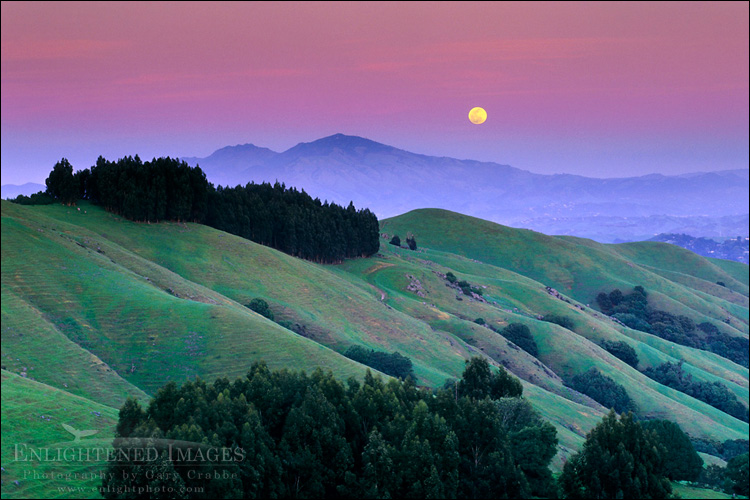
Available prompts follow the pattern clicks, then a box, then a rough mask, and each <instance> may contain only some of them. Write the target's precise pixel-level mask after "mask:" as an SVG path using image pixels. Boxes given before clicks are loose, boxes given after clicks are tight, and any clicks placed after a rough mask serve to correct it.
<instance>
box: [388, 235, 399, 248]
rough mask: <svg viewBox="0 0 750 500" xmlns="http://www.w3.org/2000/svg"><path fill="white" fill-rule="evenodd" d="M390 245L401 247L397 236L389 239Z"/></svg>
mask: <svg viewBox="0 0 750 500" xmlns="http://www.w3.org/2000/svg"><path fill="white" fill-rule="evenodd" d="M389 243H390V244H391V245H396V246H397V247H400V246H401V238H399V237H398V235H397V234H396V235H394V236H393V238H391V241H390V242H389Z"/></svg>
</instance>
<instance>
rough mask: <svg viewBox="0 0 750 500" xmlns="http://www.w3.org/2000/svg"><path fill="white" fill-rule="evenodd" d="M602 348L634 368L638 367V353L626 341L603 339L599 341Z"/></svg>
mask: <svg viewBox="0 0 750 500" xmlns="http://www.w3.org/2000/svg"><path fill="white" fill-rule="evenodd" d="M601 346H602V348H603V349H604V350H605V351H607V352H608V353H610V354H612V355H613V356H615V357H616V358H618V359H620V360H622V361H624V362H625V363H627V364H629V365H630V366H632V367H633V368H635V369H638V353H636V352H635V349H633V347H632V346H631V345H630V344H628V343H627V342H625V341H623V340H620V341H617V342H615V341H611V340H604V341H602V343H601Z"/></svg>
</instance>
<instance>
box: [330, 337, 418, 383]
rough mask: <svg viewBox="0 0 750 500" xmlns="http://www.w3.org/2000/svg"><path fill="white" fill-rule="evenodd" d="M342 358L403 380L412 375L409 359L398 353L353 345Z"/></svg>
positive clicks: (412, 368)
mask: <svg viewBox="0 0 750 500" xmlns="http://www.w3.org/2000/svg"><path fill="white" fill-rule="evenodd" d="M344 356H346V357H347V358H349V359H352V360H354V361H357V362H358V363H362V364H363V365H367V366H369V367H370V368H374V369H376V370H379V371H381V372H383V373H385V374H386V375H390V376H392V377H397V378H404V379H405V378H407V377H409V376H413V375H414V371H413V370H414V367H413V365H412V362H411V359H409V358H408V357H406V356H404V355H402V354H400V353H399V352H398V351H396V352H392V353H390V354H388V353H386V352H382V351H376V350H374V349H367V348H365V347H362V346H358V345H354V346H351V347H350V348H349V349H347V350H346V352H345V353H344Z"/></svg>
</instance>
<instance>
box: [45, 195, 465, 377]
mask: <svg viewBox="0 0 750 500" xmlns="http://www.w3.org/2000/svg"><path fill="white" fill-rule="evenodd" d="M37 211H38V212H40V213H45V214H48V215H50V216H51V217H55V218H57V219H58V220H70V221H72V222H73V223H75V224H76V226H77V227H79V228H86V229H88V230H90V231H92V233H93V232H96V235H95V236H92V238H98V239H101V238H103V237H105V235H106V238H107V239H108V240H109V241H111V242H113V243H115V244H117V245H118V246H120V247H122V248H127V249H129V250H130V251H132V253H133V254H135V255H136V256H138V257H139V258H141V259H142V260H144V261H149V262H153V263H156V264H158V265H159V266H161V267H162V268H163V269H167V270H169V271H171V272H172V273H174V274H175V275H176V276H179V277H180V278H181V279H185V280H188V281H189V282H190V283H200V284H201V285H203V286H205V287H206V288H205V290H209V291H211V292H212V293H214V294H215V295H219V294H221V297H224V298H229V299H231V300H232V301H233V302H234V301H236V302H234V304H245V303H248V302H249V301H250V300H251V299H252V298H254V297H263V298H264V299H265V300H267V301H268V302H269V304H270V305H271V308H272V309H273V310H274V311H275V315H276V319H277V320H278V319H288V320H291V321H293V322H297V323H300V324H302V325H304V326H305V327H306V328H307V330H308V336H309V337H310V338H311V339H312V340H315V341H316V342H319V343H320V344H323V345H326V346H328V347H330V348H332V349H334V350H336V351H339V352H343V351H345V350H346V348H347V347H349V346H350V345H352V344H354V343H357V344H361V345H365V346H368V347H371V348H375V349H383V350H391V351H392V350H399V351H401V352H405V351H408V352H410V353H414V354H418V355H416V356H415V357H414V358H415V359H414V361H415V372H416V374H417V376H418V378H420V379H421V381H422V382H423V383H427V384H431V385H435V384H442V383H443V382H444V381H445V379H446V378H447V377H449V376H451V375H455V374H457V373H460V371H461V370H462V368H463V360H464V358H465V357H466V349H465V348H463V347H460V346H455V345H454V346H451V345H450V343H449V342H448V341H447V339H444V338H442V336H440V335H435V334H434V333H433V332H432V330H431V329H430V328H429V327H428V326H427V325H425V324H424V323H422V322H419V321H417V320H415V319H414V318H412V317H410V316H408V315H405V314H400V313H398V312H397V311H394V310H393V309H390V308H388V307H386V306H385V305H384V304H382V303H380V300H379V298H380V297H379V295H378V294H377V293H376V292H375V290H373V289H372V288H370V287H367V286H366V285H365V284H364V283H362V282H361V281H359V282H357V283H352V282H351V281H348V280H345V279H343V278H341V277H340V276H337V275H335V274H333V273H331V272H330V268H329V267H326V266H320V265H316V264H312V263H310V262H307V261H303V260H300V259H296V258H293V257H290V256H288V255H285V254H283V253H281V252H277V251H275V250H272V249H270V248H267V247H264V246H261V245H257V244H255V243H253V242H250V241H247V240H244V239H242V238H239V237H235V236H232V235H229V234H226V233H223V232H221V231H216V230H214V229H212V228H209V227H206V226H201V225H197V224H184V225H183V224H170V223H163V224H135V223H132V222H129V221H124V220H122V219H119V218H116V217H113V216H111V215H110V214H107V213H106V212H103V211H101V210H99V209H97V208H95V207H87V209H86V212H87V213H86V214H82V213H80V212H78V211H77V210H74V209H67V208H64V207H38V208H37ZM204 293H208V292H204ZM241 309H244V308H241ZM245 310H246V309H245Z"/></svg>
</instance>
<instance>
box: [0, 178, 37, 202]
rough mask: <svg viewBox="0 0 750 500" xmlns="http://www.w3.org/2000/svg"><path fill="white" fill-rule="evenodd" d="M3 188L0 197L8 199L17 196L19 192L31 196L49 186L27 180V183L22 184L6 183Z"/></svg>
mask: <svg viewBox="0 0 750 500" xmlns="http://www.w3.org/2000/svg"><path fill="white" fill-rule="evenodd" d="M1 189H2V192H1V193H0V198H2V199H4V200H8V199H11V198H15V197H17V196H18V195H19V194H22V195H24V196H31V195H32V194H34V193H38V192H39V191H44V190H45V189H47V186H43V185H42V184H35V183H33V182H27V183H26V184H21V185H20V186H18V185H16V184H4V185H3V186H2V187H1Z"/></svg>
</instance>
